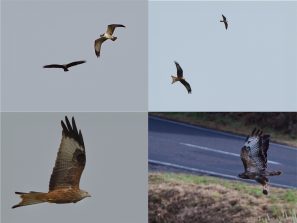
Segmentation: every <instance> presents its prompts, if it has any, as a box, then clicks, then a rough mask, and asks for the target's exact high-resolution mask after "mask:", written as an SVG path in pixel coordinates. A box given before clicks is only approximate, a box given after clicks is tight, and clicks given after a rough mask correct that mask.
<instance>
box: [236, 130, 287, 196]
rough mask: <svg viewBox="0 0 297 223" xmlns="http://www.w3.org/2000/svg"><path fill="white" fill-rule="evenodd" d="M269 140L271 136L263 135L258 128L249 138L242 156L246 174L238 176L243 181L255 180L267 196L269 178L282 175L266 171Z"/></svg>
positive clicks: (243, 148)
mask: <svg viewBox="0 0 297 223" xmlns="http://www.w3.org/2000/svg"><path fill="white" fill-rule="evenodd" d="M269 138H270V136H269V135H263V131H260V130H259V129H258V130H257V129H256V128H255V129H254V130H253V131H252V134H251V135H250V136H247V138H246V140H245V143H244V146H243V147H242V148H241V154H240V158H241V160H242V163H243V166H244V172H243V173H241V174H239V175H238V176H239V177H240V178H242V179H253V180H256V181H257V182H258V183H260V184H262V186H263V194H265V195H267V194H268V184H267V183H268V176H278V175H280V174H281V173H282V172H281V171H266V169H267V151H268V148H269Z"/></svg>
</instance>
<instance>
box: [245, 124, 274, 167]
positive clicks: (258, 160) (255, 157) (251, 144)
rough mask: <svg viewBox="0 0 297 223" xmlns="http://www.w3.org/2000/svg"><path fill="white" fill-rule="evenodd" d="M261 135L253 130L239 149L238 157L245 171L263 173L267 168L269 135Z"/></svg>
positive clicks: (258, 131) (260, 132) (259, 131)
mask: <svg viewBox="0 0 297 223" xmlns="http://www.w3.org/2000/svg"><path fill="white" fill-rule="evenodd" d="M262 133H263V132H262V131H261V130H259V129H258V130H257V129H254V130H253V131H252V134H251V135H250V136H248V137H247V139H246V142H245V144H244V146H243V147H242V149H241V154H240V157H241V160H242V162H243V165H244V168H245V171H248V172H256V173H263V171H265V170H266V168H267V150H268V147H269V135H262Z"/></svg>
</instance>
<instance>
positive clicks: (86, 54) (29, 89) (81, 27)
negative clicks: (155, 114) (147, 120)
mask: <svg viewBox="0 0 297 223" xmlns="http://www.w3.org/2000/svg"><path fill="white" fill-rule="evenodd" d="M1 4H2V9H1V19H2V21H1V31H2V34H1V37H2V39H1V44H2V47H1V56H2V61H1V62H2V67H1V76H2V77H1V79H2V84H1V93H2V98H1V99H2V100H1V104H2V109H3V110H4V111H65V110H66V111H146V110H147V104H148V103H147V94H148V90H147V70H148V69H147V38H148V35H147V30H148V29H147V20H148V18H147V4H146V3H144V2H139V1H133V2H131V1H129V2H127V1H126V2H122V1H117V2H115V1H112V2H109V1H70V0H66V1H43V2H39V1H26V2H23V1H5V2H3V3H1ZM112 23H121V24H124V25H125V26H126V28H118V29H116V30H115V33H114V35H115V36H117V37H118V39H117V40H116V41H115V42H112V41H106V42H105V43H104V44H103V45H102V51H101V57H100V58H99V59H98V58H97V57H96V55H95V52H94V41H95V39H97V38H98V37H99V35H100V34H102V33H104V32H105V30H106V27H107V25H108V24H112ZM135 33H137V38H134V35H135ZM75 60H86V61H87V63H86V64H82V65H79V66H76V67H72V68H70V71H69V72H63V70H60V69H43V68H42V67H43V66H44V65H46V64H51V63H61V64H63V63H69V62H71V61H75Z"/></svg>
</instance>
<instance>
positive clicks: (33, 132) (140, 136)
mask: <svg viewBox="0 0 297 223" xmlns="http://www.w3.org/2000/svg"><path fill="white" fill-rule="evenodd" d="M65 115H68V117H69V118H71V117H72V116H74V117H75V120H76V124H77V127H78V128H79V129H81V131H82V134H83V137H84V141H85V146H86V155H87V162H86V167H85V170H84V172H83V175H82V178H81V185H80V187H81V189H84V190H86V191H88V192H89V193H90V194H91V195H92V197H91V198H86V199H84V200H82V201H80V202H78V203H76V204H61V205H58V204H47V203H46V204H38V205H32V206H30V207H29V206H28V207H21V208H17V209H11V206H12V205H14V204H16V203H18V202H19V201H20V199H19V197H18V196H17V195H15V194H14V192H15V191H21V192H28V191H31V190H33V191H43V192H44V191H47V190H48V183H49V179H50V175H51V172H52V169H53V167H54V163H55V159H56V155H57V151H58V147H59V145H60V140H61V132H62V127H61V125H60V121H61V120H62V119H64V116H65ZM132 139H133V140H132ZM1 149H2V160H1V165H2V174H1V176H2V177H1V179H2V190H1V194H2V200H1V204H2V214H1V217H2V221H1V222H3V223H4V222H5V223H8V222H31V223H37V222H44V223H47V222H49V223H52V222H73V223H78V222H80V223H81V222H104V223H114V222H147V114H146V113H67V114H65V113H2V145H1Z"/></svg>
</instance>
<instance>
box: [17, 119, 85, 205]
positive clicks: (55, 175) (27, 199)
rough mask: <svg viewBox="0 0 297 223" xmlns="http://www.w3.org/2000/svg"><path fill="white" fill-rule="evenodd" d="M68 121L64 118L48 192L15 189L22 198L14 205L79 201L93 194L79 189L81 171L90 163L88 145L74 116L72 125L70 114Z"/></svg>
mask: <svg viewBox="0 0 297 223" xmlns="http://www.w3.org/2000/svg"><path fill="white" fill-rule="evenodd" d="M65 121H66V124H65V123H64V122H63V121H61V125H62V129H63V130H62V140H61V144H60V148H59V151H58V154H57V159H56V164H55V167H54V169H53V172H52V175H51V179H50V183H49V191H48V193H43V192H35V191H30V192H29V193H24V192H15V193H16V194H19V195H20V197H21V198H22V201H21V202H20V203H19V204H17V205H14V206H13V207H12V208H17V207H21V206H26V205H32V204H38V203H43V202H49V203H57V204H63V203H76V202H78V201H80V200H82V199H84V198H86V197H90V194H89V193H88V192H86V191H84V190H81V189H80V188H79V181H80V177H81V174H82V172H83V170H84V167H85V164H86V153H85V145H84V140H83V136H82V133H81V131H80V130H79V131H78V130H77V128H76V124H75V120H74V118H73V117H72V126H71V124H70V122H69V120H68V118H67V117H65Z"/></svg>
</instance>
